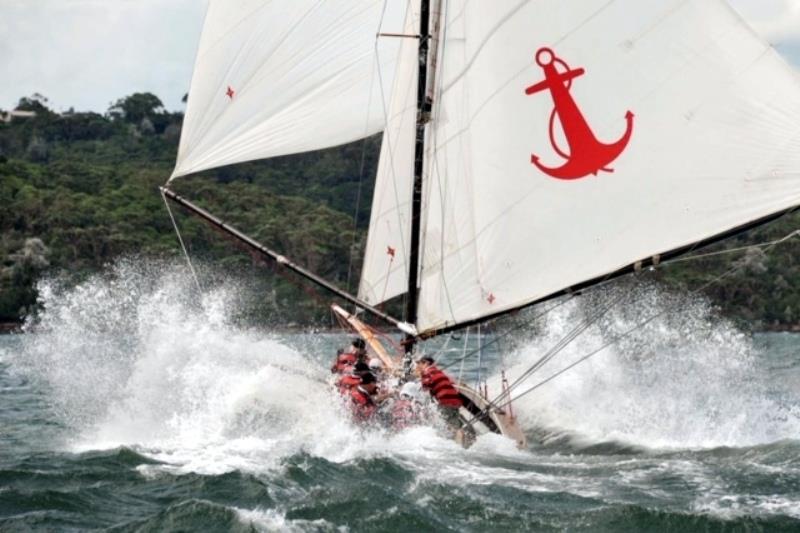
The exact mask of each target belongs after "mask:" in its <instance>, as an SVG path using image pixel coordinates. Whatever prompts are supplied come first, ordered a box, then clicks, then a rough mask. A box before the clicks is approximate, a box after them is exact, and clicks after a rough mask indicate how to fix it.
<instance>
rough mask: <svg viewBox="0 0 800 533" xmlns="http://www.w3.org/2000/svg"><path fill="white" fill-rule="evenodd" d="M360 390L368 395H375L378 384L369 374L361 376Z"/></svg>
mask: <svg viewBox="0 0 800 533" xmlns="http://www.w3.org/2000/svg"><path fill="white" fill-rule="evenodd" d="M361 388H363V389H364V390H365V391H367V392H368V393H370V394H375V393H376V392H377V391H378V382H377V381H376V380H375V376H374V375H373V374H372V373H371V372H365V373H364V374H361Z"/></svg>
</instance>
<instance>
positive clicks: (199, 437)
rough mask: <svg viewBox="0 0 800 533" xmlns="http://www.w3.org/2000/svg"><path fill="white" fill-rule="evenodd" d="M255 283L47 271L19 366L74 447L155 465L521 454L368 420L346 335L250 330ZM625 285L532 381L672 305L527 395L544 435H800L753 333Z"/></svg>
mask: <svg viewBox="0 0 800 533" xmlns="http://www.w3.org/2000/svg"><path fill="white" fill-rule="evenodd" d="M246 290H247V287H241V286H238V285H237V284H235V283H232V282H227V283H226V282H222V283H219V284H217V285H216V286H215V287H213V288H210V289H208V290H206V291H205V293H204V294H203V295H202V297H200V298H198V297H197V296H196V294H197V293H196V292H195V291H194V290H193V287H192V281H191V279H190V278H188V277H187V276H186V274H185V269H184V268H183V267H182V266H178V265H174V264H164V263H152V262H151V263H147V264H143V263H141V262H134V261H122V262H120V263H119V264H117V265H116V266H114V267H112V268H111V269H109V271H107V272H105V273H103V274H99V275H97V276H94V277H92V278H90V279H88V280H86V281H85V282H83V283H81V284H79V285H78V286H76V287H71V288H67V287H66V286H64V285H62V284H60V283H58V282H57V281H47V282H44V283H42V284H41V286H40V294H41V303H42V305H43V308H44V311H43V312H42V313H41V314H40V316H39V318H38V319H37V320H36V321H35V322H33V323H31V324H28V325H27V326H26V329H27V331H28V332H29V333H32V334H31V335H25V336H23V341H22V350H21V354H20V356H19V357H18V358H15V359H17V362H18V364H16V365H15V366H16V367H18V368H20V369H21V370H22V371H23V372H25V373H26V374H27V375H28V376H30V377H32V378H33V379H35V380H36V381H38V382H39V383H42V384H44V386H45V387H46V388H47V390H48V391H49V395H50V400H51V402H50V403H51V405H52V407H53V410H54V411H55V412H56V413H57V415H58V417H59V419H60V421H61V422H62V423H63V425H64V426H65V427H66V428H68V429H67V431H66V435H65V438H64V446H65V447H67V448H68V449H72V450H89V449H108V448H114V447H118V446H127V447H132V448H135V449H136V450H137V451H139V452H141V453H145V454H147V455H148V456H149V457H152V458H154V459H157V460H159V461H163V462H164V463H166V465H144V466H142V467H141V471H142V473H143V474H145V475H157V472H158V471H162V470H164V469H170V468H173V469H176V470H178V471H193V472H201V473H203V472H208V473H219V472H226V471H231V470H246V471H261V470H263V469H271V468H277V467H279V466H280V464H281V461H282V460H284V459H285V458H286V457H289V456H293V455H297V454H310V455H312V456H316V457H322V458H325V459H327V460H330V461H335V462H342V461H348V460H353V459H356V458H364V457H375V456H392V457H393V458H395V459H398V460H401V461H405V460H406V459H408V460H412V461H417V460H419V458H420V457H421V456H424V457H425V458H426V461H428V460H430V461H433V462H435V461H436V460H437V457H444V456H447V457H449V458H452V457H453V456H454V454H461V455H458V456H459V457H461V458H462V459H464V460H468V459H467V457H468V456H469V455H464V454H472V456H473V457H474V456H475V455H476V454H477V455H480V456H486V455H487V454H489V455H492V454H495V455H497V454H499V455H501V456H508V457H517V455H516V454H517V452H516V451H515V450H514V449H513V446H511V445H509V443H506V442H505V441H504V440H503V439H499V440H498V439H497V438H495V437H491V436H490V438H483V439H481V440H479V442H478V444H477V445H476V446H474V447H473V449H471V450H469V451H467V452H465V451H462V450H460V449H459V448H458V447H457V446H456V445H455V443H453V442H451V441H449V440H447V439H444V438H443V437H441V436H440V435H439V434H437V432H436V431H435V430H433V429H432V428H416V429H413V430H410V431H407V432H403V433H401V434H397V435H387V434H385V433H383V432H381V431H378V430H376V431H366V432H365V431H360V430H358V429H357V428H356V427H354V426H353V425H352V424H351V422H350V421H349V419H348V417H347V416H345V415H344V412H343V409H342V408H341V405H340V403H339V400H338V398H337V397H336V395H335V394H333V393H332V392H331V390H330V388H329V387H327V386H325V385H324V384H325V383H326V380H327V378H328V373H327V365H328V363H329V359H330V356H331V354H332V353H333V351H334V349H335V348H336V347H337V345H340V344H341V343H343V342H344V340H345V337H344V336H341V335H334V334H297V333H294V334H285V333H281V332H272V331H266V332H265V331H261V330H254V329H250V328H247V327H243V326H241V325H239V324H237V323H236V320H235V319H234V318H232V317H234V316H235V313H234V312H233V311H234V310H235V309H236V306H237V305H238V302H239V301H240V300H241V294H242V292H243V291H246ZM620 290H624V291H626V292H628V293H631V295H632V297H631V298H629V301H628V302H626V303H624V304H622V305H620V306H617V307H615V308H614V309H612V310H611V311H610V312H609V313H607V314H605V315H604V316H603V317H602V319H601V320H600V321H599V322H598V323H596V324H594V325H593V326H592V327H591V328H589V330H587V331H586V332H584V333H583V334H582V335H581V336H580V337H579V338H578V339H576V341H575V342H573V343H571V344H570V345H569V346H567V348H566V349H565V350H564V351H563V352H562V353H561V354H559V356H558V357H557V358H556V359H554V360H553V361H552V362H551V363H548V365H547V366H545V367H544V369H543V370H542V372H540V373H539V374H537V375H536V376H534V378H533V379H532V380H531V381H530V382H529V383H530V384H533V383H536V381H537V380H538V379H541V378H542V377H545V376H548V375H550V374H551V373H552V372H554V371H555V370H557V369H558V368H561V367H563V366H565V365H567V364H569V363H570V362H571V361H574V360H576V359H577V358H579V357H581V356H583V355H585V354H586V353H588V352H589V351H592V350H594V349H596V348H597V347H599V346H602V345H604V344H605V343H607V342H608V340H609V339H610V338H612V337H614V336H616V335H618V334H619V333H620V332H624V331H627V330H629V329H631V327H632V326H634V325H635V324H637V323H638V322H640V321H641V320H642V319H643V318H645V317H647V316H649V315H650V314H652V313H653V312H659V313H661V312H662V311H663V314H662V315H661V316H660V317H659V318H658V319H657V320H653V321H651V322H649V323H648V324H647V325H646V326H645V327H644V328H642V329H640V330H638V331H636V333H635V334H633V335H630V336H628V337H626V338H625V339H624V340H623V341H621V342H619V343H616V344H614V345H613V346H610V347H609V348H607V349H605V350H603V351H602V352H601V353H599V354H598V355H596V356H594V357H592V358H591V359H589V360H588V361H586V362H585V363H583V364H581V365H579V366H577V367H575V368H574V369H572V370H570V371H568V372H566V373H565V374H564V375H562V376H560V377H558V378H557V379H555V380H554V381H553V382H551V383H549V384H547V385H545V386H543V387H541V388H540V389H538V390H536V391H535V392H533V393H532V394H530V395H527V396H525V397H524V398H522V399H520V400H519V401H517V402H516V404H515V406H516V409H517V412H518V413H519V416H520V419H521V422H522V425H523V426H524V427H526V428H540V430H537V431H535V432H533V433H532V435H533V436H534V437H535V438H536V439H540V440H543V441H544V442H545V444H547V443H548V442H550V443H552V442H563V441H564V440H566V441H567V442H568V446H570V447H573V448H574V447H575V446H579V447H583V448H585V447H590V446H594V445H598V444H602V443H606V442H619V443H623V444H624V445H633V446H642V447H646V448H651V449H663V448H667V449H670V448H679V449H680V448H709V447H718V446H750V445H756V444H762V443H769V442H775V441H779V440H781V439H788V438H793V437H794V436H795V435H797V431H798V429H800V423H798V422H799V421H800V416H798V414H799V413H798V409H797V402H796V398H794V397H793V396H792V394H791V391H788V390H781V389H779V388H777V387H776V386H773V385H774V384H771V383H770V381H769V379H768V377H767V373H766V372H765V369H764V367H763V358H760V357H759V353H758V350H757V348H756V347H755V346H754V344H753V342H752V340H751V339H750V338H749V337H748V336H746V335H744V334H742V333H740V332H739V331H737V330H736V329H735V328H734V327H733V326H731V325H730V324H728V323H726V322H724V321H720V320H718V319H717V318H715V317H714V315H713V313H712V312H710V310H709V308H708V306H707V305H705V304H704V303H702V302H696V301H687V299H686V298H680V297H676V296H674V295H670V294H668V293H665V292H663V291H660V290H658V289H656V288H653V287H641V288H639V289H638V290H636V291H631V290H630V288H629V287H623V288H621V289H620V288H617V289H613V290H612V293H611V295H612V296H613V294H615V293H614V292H613V291H620ZM612 296H610V295H609V294H600V293H595V296H593V297H588V298H581V299H575V300H573V301H570V302H568V303H566V304H564V305H562V306H560V307H559V308H558V309H557V310H556V311H553V312H552V313H550V314H549V315H548V316H547V320H546V321H545V322H542V323H541V324H536V328H535V330H536V331H537V332H538V333H539V334H538V335H537V336H535V337H534V336H530V337H529V338H528V339H527V340H521V339H517V346H518V348H517V349H516V350H515V351H514V352H513V353H512V354H510V355H509V356H507V357H506V359H507V360H510V361H511V362H512V365H511V368H510V369H509V375H510V376H511V377H512V378H513V376H515V375H518V374H519V373H520V372H521V371H522V369H524V368H526V367H527V366H529V365H530V364H531V363H532V362H533V361H535V360H537V359H538V358H539V357H541V355H542V354H543V353H545V352H546V351H547V350H548V349H549V348H551V347H552V346H553V345H554V344H556V343H557V342H558V341H559V340H560V339H562V338H563V337H564V336H565V335H566V334H568V333H569V331H570V330H571V329H572V328H573V327H574V324H576V323H578V322H579V321H580V320H582V319H583V318H584V317H585V316H587V314H591V313H592V312H593V310H594V309H596V306H598V305H601V303H600V302H603V301H608V298H610V297H612ZM532 331H533V330H532ZM488 356H491V357H494V359H495V360H496V359H497V355H496V354H495V355H493V356H492V354H489V355H488ZM495 366H497V365H496V364H495ZM494 381H496V378H494ZM526 385H527V384H526ZM526 385H523V386H522V387H521V388H520V389H519V390H520V391H521V390H524V389H525V388H526ZM495 390H496V389H495ZM541 428H544V430H541ZM539 444H540V443H534V444H533V446H534V447H537V446H538V445H539ZM456 470H457V468H456ZM440 473H441V471H440ZM453 475H455V476H459V475H461V474H460V473H459V472H457V471H454V472H453Z"/></svg>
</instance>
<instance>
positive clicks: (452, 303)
mask: <svg viewBox="0 0 800 533" xmlns="http://www.w3.org/2000/svg"><path fill="white" fill-rule="evenodd" d="M446 5H447V7H446V10H445V15H444V16H445V20H446V24H445V30H444V31H445V33H444V35H442V36H441V37H442V42H443V44H442V46H441V47H440V55H439V58H438V62H439V70H438V72H437V77H438V82H439V83H438V88H437V92H436V97H435V112H434V121H433V124H432V126H430V127H429V135H428V140H427V146H428V149H429V154H428V159H427V172H426V176H425V184H426V186H425V190H424V213H423V214H424V228H423V231H422V239H423V250H422V253H423V258H422V267H421V287H420V297H419V298H420V303H419V318H418V322H417V327H418V330H419V331H420V332H423V333H424V332H431V331H434V330H437V329H442V328H448V327H453V326H455V325H458V324H463V323H468V322H470V321H473V320H478V319H480V318H482V317H486V316H491V315H494V314H498V313H501V312H503V311H505V310H510V309H514V308H517V307H520V306H522V305H525V304H526V303H530V302H534V301H537V300H539V299H542V298H545V297H547V296H548V295H551V294H555V293H558V292H560V291H562V290H564V289H567V288H569V287H572V286H576V285H579V284H582V283H585V282H587V281H589V280H594V279H597V278H601V277H603V276H605V275H607V274H609V273H613V272H615V271H617V270H619V269H622V268H624V267H627V266H630V265H632V264H634V263H636V262H637V261H640V260H647V259H649V258H652V257H654V256H657V255H659V254H664V253H667V252H670V251H672V250H676V249H680V248H682V247H684V246H687V245H691V244H692V243H696V242H698V241H701V240H704V239H706V238H709V237H710V236H714V235H718V234H721V233H724V232H726V231H729V230H732V229H734V228H738V227H741V226H743V225H746V224H747V223H749V222H752V221H756V220H759V219H761V218H764V217H766V216H768V215H771V214H774V213H777V212H780V211H782V210H785V209H788V208H790V207H792V206H796V205H798V204H800V84H798V81H797V79H796V77H795V76H794V74H793V73H792V71H791V69H790V68H789V67H788V66H787V65H786V64H785V63H784V62H783V60H782V59H781V58H780V57H779V56H778V55H777V53H776V52H775V51H774V50H772V49H771V48H770V46H769V45H767V44H766V43H764V42H762V41H761V40H760V39H759V38H758V37H757V36H756V35H755V34H754V33H753V32H752V31H750V29H749V28H748V27H747V26H746V25H745V24H744V22H743V21H741V20H740V19H739V18H738V17H737V16H736V15H735V14H734V13H733V12H732V10H731V9H730V8H729V7H728V6H727V5H726V4H725V2H723V1H721V0H659V1H652V2H642V1H641V0H616V1H609V0H537V1H535V2H534V1H511V0H505V1H500V2H476V1H467V0H449V1H448V2H446ZM537 57H538V63H537ZM562 61H563V62H562ZM579 69H583V70H579ZM568 71H571V74H568ZM551 78H552V79H551ZM546 79H551V81H549V82H545V80H546ZM558 87H561V89H559V88H558ZM526 90H527V91H528V94H526ZM571 102H572V103H571ZM556 107H557V108H558V112H557V113H554V111H553V110H554V108H556ZM551 122H552V128H551ZM601 143H602V144H601ZM532 154H535V157H533V155H532ZM604 169H607V170H608V171H606V170H604ZM612 169H613V172H610V170H612ZM592 170H594V171H595V172H596V175H594V174H593V173H592ZM381 177H382V179H385V175H382V176H381ZM378 187H381V184H379V185H378ZM372 239H373V237H372V236H370V240H371V245H374V246H376V247H377V248H378V249H380V248H381V247H383V246H386V245H388V244H389V243H388V242H383V243H377V242H375V243H373V242H372Z"/></svg>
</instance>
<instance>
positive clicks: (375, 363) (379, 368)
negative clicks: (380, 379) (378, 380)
mask: <svg viewBox="0 0 800 533" xmlns="http://www.w3.org/2000/svg"><path fill="white" fill-rule="evenodd" d="M368 364H369V369H370V370H371V371H372V372H373V373H375V374H380V373H381V372H383V363H382V362H381V360H380V359H378V358H377V357H373V358H372V359H370V360H369V363H368Z"/></svg>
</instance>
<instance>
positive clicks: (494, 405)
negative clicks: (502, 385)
mask: <svg viewBox="0 0 800 533" xmlns="http://www.w3.org/2000/svg"><path fill="white" fill-rule="evenodd" d="M796 236H800V230H795V231H792V232H791V233H789V234H788V235H786V236H784V237H782V238H780V239H776V240H774V241H770V242H767V243H761V244H756V245H752V246H747V247H741V248H739V249H738V251H742V250H748V249H750V248H764V247H765V248H766V249H767V253H769V252H770V251H771V250H772V249H773V248H775V247H776V246H778V245H779V244H782V243H784V242H786V241H788V240H790V239H791V238H793V237H796ZM708 255H709V254H703V255H702V256H693V257H694V258H700V257H707V256H708ZM672 263H674V262H670V263H664V265H667V264H672ZM662 266H663V265H662ZM743 268H745V265H735V266H733V267H731V268H730V269H728V270H727V271H725V272H723V273H722V274H720V275H719V276H717V277H715V278H713V279H711V280H709V281H707V282H706V283H704V284H702V285H701V286H699V287H697V288H695V289H693V290H692V291H690V292H689V293H690V294H696V293H699V292H702V291H704V290H706V289H707V288H709V287H711V286H712V285H715V284H717V283H719V282H720V281H722V280H723V279H725V278H727V277H729V276H731V275H733V274H735V273H737V272H739V271H740V270H742V269H743ZM622 296H623V295H621V296H620V297H619V298H617V299H615V300H617V301H612V304H610V305H609V306H606V307H605V308H604V309H602V310H601V313H595V315H597V318H596V319H595V321H596V320H597V319H599V318H600V317H601V316H602V314H604V313H605V312H607V311H608V310H610V309H611V307H613V305H616V304H617V303H618V300H620V299H621V298H622ZM668 312H670V310H669V309H663V310H661V311H659V312H657V313H655V314H653V315H651V316H650V317H648V318H646V319H645V320H642V321H641V322H639V323H637V324H635V325H634V326H633V327H632V328H630V329H629V330H627V331H625V332H624V333H622V334H620V335H617V336H615V337H613V338H612V339H611V340H609V341H608V342H606V343H605V344H603V345H602V346H601V347H599V348H597V349H596V350H594V351H592V352H590V353H588V354H586V355H585V356H583V357H581V358H580V359H578V360H576V361H575V362H573V363H571V364H570V365H568V366H566V367H565V368H563V369H561V370H559V371H558V372H556V373H555V374H553V375H551V376H549V377H547V378H545V379H543V380H542V381H540V382H538V383H536V384H535V385H533V386H532V387H530V388H528V389H526V390H524V391H523V392H521V393H520V394H518V395H517V396H515V397H514V398H510V397H509V396H510V394H509V393H510V389H511V388H513V387H514V386H515V385H518V384H519V383H521V382H522V380H523V379H527V378H528V377H530V376H531V375H532V374H533V372H530V373H528V371H526V373H525V374H523V376H524V377H523V376H520V378H518V379H517V380H516V381H515V382H514V385H512V387H509V388H508V389H506V391H504V392H503V393H502V394H500V395H499V396H497V397H496V398H495V399H493V400H492V401H491V402H489V405H488V406H487V408H485V409H483V410H481V411H480V412H479V413H477V414H476V415H475V416H473V418H472V419H470V420H469V421H467V422H465V424H464V425H465V426H467V425H469V424H472V423H473V422H474V421H475V420H478V419H480V418H481V417H482V416H485V414H486V412H487V411H488V409H490V408H492V409H502V408H503V407H506V406H508V405H510V404H511V403H512V402H513V401H515V400H517V399H519V398H521V397H523V396H525V395H527V394H530V393H531V392H533V391H535V390H536V389H538V388H540V387H542V386H543V385H545V384H546V383H549V382H550V381H552V380H553V379H555V378H556V377H558V376H560V375H561V374H563V373H565V372H566V371H568V370H570V369H572V368H574V367H576V366H577V365H579V364H581V363H583V362H585V361H587V360H588V359H590V358H591V357H593V356H595V355H597V354H598V353H601V352H603V351H604V350H605V349H606V348H608V347H609V346H612V345H614V344H616V343H617V342H619V341H620V340H622V339H624V338H626V337H628V336H630V335H631V334H633V333H634V332H635V331H638V330H639V329H641V328H643V327H644V326H646V325H647V324H649V323H651V322H652V321H654V320H656V319H657V318H659V317H661V316H663V315H665V314H667V313H668ZM592 323H594V322H592ZM589 325H591V324H589ZM587 327H588V326H587ZM585 329H586V328H583V330H585ZM574 331H575V330H573V331H571V332H570V333H569V334H568V335H567V337H570V336H572V335H571V334H572V333H573V332H574ZM573 338H574V337H573ZM569 342H571V340H570V341H569ZM559 344H561V341H559V343H557V345H556V346H558V345H559ZM562 349H563V348H562ZM551 351H552V349H551ZM558 351H560V349H559V350H558ZM556 353H557V352H556ZM553 356H555V353H554V354H553V355H552V356H550V357H548V354H545V356H543V357H542V358H540V359H539V361H537V362H536V363H534V365H533V367H537V366H538V368H537V369H536V370H538V369H539V368H541V366H542V365H543V364H544V363H546V362H547V361H549V360H550V359H552V357H553ZM544 359H546V360H544ZM543 360H544V362H543V363H542V364H541V365H540V364H539V362H540V361H543ZM533 367H531V368H533ZM529 370H530V369H529ZM536 370H534V372H535V371H536ZM502 398H507V399H506V401H504V402H503V403H498V402H499V401H500V399H502Z"/></svg>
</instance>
